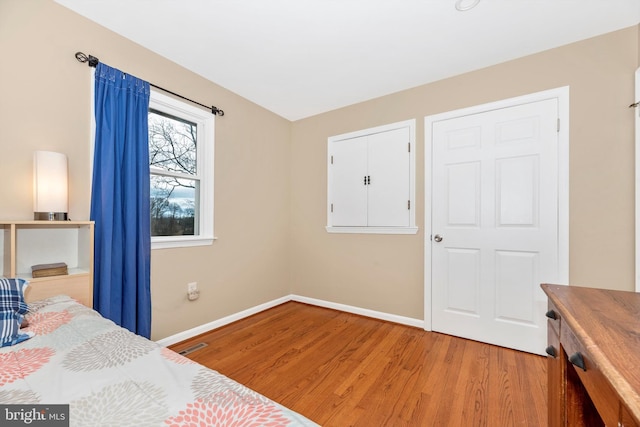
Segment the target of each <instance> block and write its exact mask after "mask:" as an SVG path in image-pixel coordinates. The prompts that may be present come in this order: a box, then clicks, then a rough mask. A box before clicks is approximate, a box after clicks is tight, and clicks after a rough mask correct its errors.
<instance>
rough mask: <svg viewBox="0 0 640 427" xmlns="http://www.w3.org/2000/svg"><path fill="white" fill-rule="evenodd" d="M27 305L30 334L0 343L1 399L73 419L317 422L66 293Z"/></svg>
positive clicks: (86, 422)
mask: <svg viewBox="0 0 640 427" xmlns="http://www.w3.org/2000/svg"><path fill="white" fill-rule="evenodd" d="M30 306H31V309H32V313H31V314H30V315H29V316H28V317H27V319H28V320H29V327H28V328H27V329H28V330H30V331H32V332H34V333H35V336H34V337H33V338H31V339H29V340H27V341H24V342H22V343H20V344H17V345H14V346H12V347H3V348H0V404H6V403H18V404H36V403H37V404H60V403H62V404H69V411H70V414H69V415H70V416H69V418H70V425H71V426H90V427H96V426H101V425H111V426H136V427H138V426H191V425H197V426H231V425H233V426H315V425H316V424H315V423H313V422H311V421H309V420H308V419H306V418H304V417H303V416H301V415H300V414H297V413H295V412H293V411H291V410H289V409H287V408H285V407H284V406H282V405H279V404H278V403H276V402H274V401H272V400H269V399H268V398H266V397H264V396H262V395H260V394H258V393H256V392H255V391H253V390H251V389H249V388H247V387H245V386H243V385H241V384H239V383H237V382H235V381H233V380H231V379H229V378H227V377H225V376H224V375H222V374H220V373H218V372H216V371H213V370H211V369H208V368H206V367H204V366H202V365H200V364H197V363H195V362H193V361H191V360H189V359H187V358H185V357H183V356H180V355H179V354H177V353H175V352H173V351H171V350H169V349H166V348H164V347H162V346H160V345H158V344H156V343H154V342H153V341H149V340H147V339H145V338H142V337H140V336H138V335H135V334H132V333H131V332H129V331H127V330H125V329H123V328H120V327H119V326H116V325H115V324H114V323H113V322H111V321H110V320H107V319H105V318H103V317H101V316H100V315H99V314H98V313H97V312H95V311H93V310H91V309H89V308H87V307H85V306H83V305H81V304H79V303H77V302H75V301H74V300H72V299H71V298H69V297H66V296H57V297H53V298H49V299H47V300H42V301H38V302H36V303H33V304H31V305H30Z"/></svg>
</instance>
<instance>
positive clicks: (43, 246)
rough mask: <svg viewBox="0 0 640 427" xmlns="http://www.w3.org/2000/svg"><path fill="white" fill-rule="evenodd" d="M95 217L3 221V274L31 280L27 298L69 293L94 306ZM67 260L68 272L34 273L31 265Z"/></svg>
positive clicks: (0, 270)
mask: <svg viewBox="0 0 640 427" xmlns="http://www.w3.org/2000/svg"><path fill="white" fill-rule="evenodd" d="M93 233H94V224H93V222H92V221H1V220H0V260H2V262H1V263H0V277H20V278H23V279H26V280H28V281H29V284H30V285H29V288H28V289H27V295H26V297H27V300H29V301H33V300H37V299H41V298H46V297H49V296H53V295H56V294H60V293H65V294H67V295H69V296H71V297H73V298H76V299H77V300H79V301H80V302H81V303H82V304H85V305H88V306H89V307H91V306H92V305H93V304H92V301H93ZM54 262H64V263H65V264H67V267H68V274H67V275H60V276H49V277H39V278H33V277H31V266H33V265H36V264H48V263H54Z"/></svg>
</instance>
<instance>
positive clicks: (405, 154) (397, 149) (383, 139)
mask: <svg viewBox="0 0 640 427" xmlns="http://www.w3.org/2000/svg"><path fill="white" fill-rule="evenodd" d="M367 141H368V156H367V157H368V172H367V177H368V178H369V181H368V185H367V189H368V190H367V191H368V224H367V225H368V226H369V227H384V226H387V227H409V225H410V210H409V205H408V203H409V200H410V193H409V192H410V186H409V182H410V181H409V180H410V170H411V165H410V157H409V156H410V152H409V141H410V136H409V128H408V127H404V128H400V129H394V130H390V131H387V132H380V133H375V134H372V135H369V136H368V137H367Z"/></svg>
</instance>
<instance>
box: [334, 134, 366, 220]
mask: <svg viewBox="0 0 640 427" xmlns="http://www.w3.org/2000/svg"><path fill="white" fill-rule="evenodd" d="M331 155H332V158H333V164H332V165H331V167H332V174H333V175H332V184H331V194H332V197H331V200H332V202H331V204H332V213H331V221H332V225H333V226H336V227H366V226H367V186H366V182H365V177H366V176H367V137H359V138H353V139H348V140H342V141H333V142H331Z"/></svg>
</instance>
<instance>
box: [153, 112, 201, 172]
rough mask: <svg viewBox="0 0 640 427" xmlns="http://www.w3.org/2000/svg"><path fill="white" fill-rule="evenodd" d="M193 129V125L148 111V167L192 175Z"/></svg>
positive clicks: (194, 131) (194, 166) (194, 170)
mask: <svg viewBox="0 0 640 427" xmlns="http://www.w3.org/2000/svg"><path fill="white" fill-rule="evenodd" d="M197 130H198V126H197V125H196V124H195V123H192V122H189V121H187V120H183V119H180V118H178V117H175V116H171V115H169V114H164V113H161V112H159V111H155V110H149V165H151V166H154V167H157V168H160V169H163V170H166V171H171V172H180V173H186V174H190V175H194V174H196V173H197V170H196V160H197V159H196V153H197V150H196V147H197V143H196V141H197Z"/></svg>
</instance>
